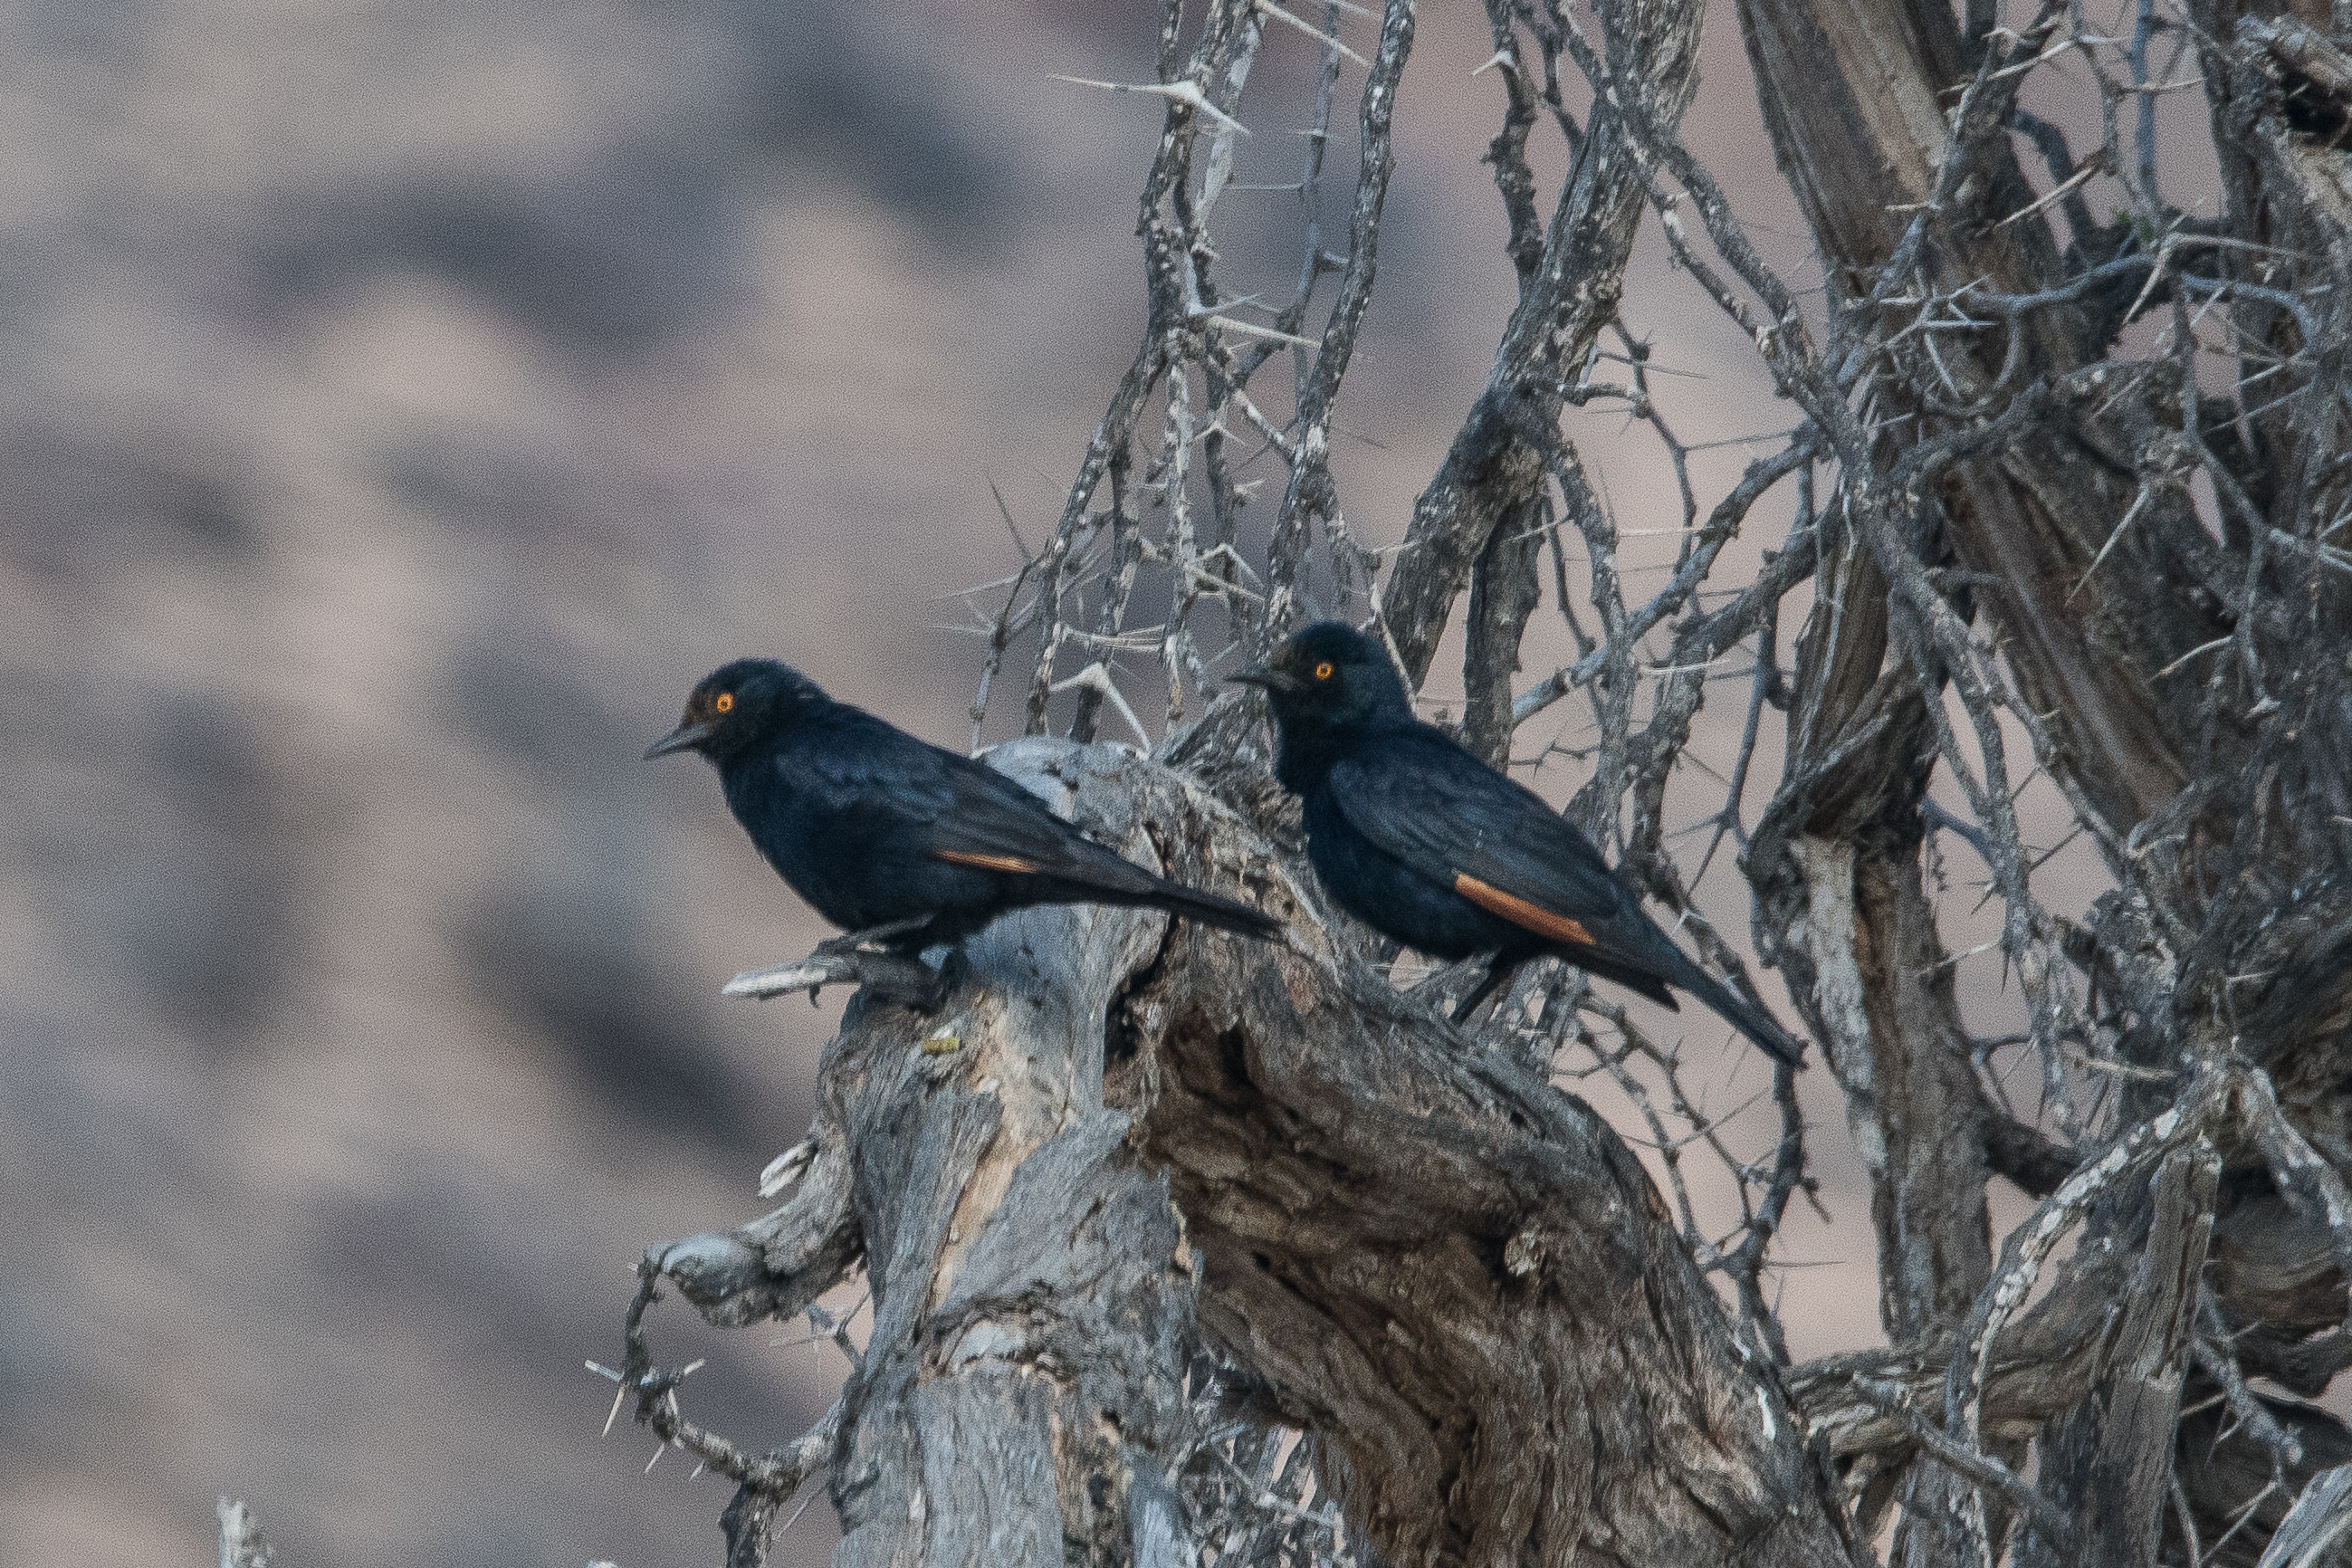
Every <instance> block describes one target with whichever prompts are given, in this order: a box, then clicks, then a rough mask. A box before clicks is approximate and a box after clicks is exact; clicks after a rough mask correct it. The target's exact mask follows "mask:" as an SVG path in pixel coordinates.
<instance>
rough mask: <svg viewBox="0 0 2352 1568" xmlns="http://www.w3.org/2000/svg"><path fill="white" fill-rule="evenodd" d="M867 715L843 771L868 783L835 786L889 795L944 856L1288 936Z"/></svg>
mask: <svg viewBox="0 0 2352 1568" xmlns="http://www.w3.org/2000/svg"><path fill="white" fill-rule="evenodd" d="M860 717H861V718H863V719H865V720H866V724H867V725H868V726H870V729H869V730H868V732H867V734H866V736H861V741H862V742H864V743H862V744H860V745H859V746H857V747H855V748H845V749H844V750H846V751H850V752H856V754H857V760H856V762H855V763H846V764H839V765H844V766H845V767H846V768H847V769H849V770H851V771H854V772H855V773H856V774H857V775H858V776H857V777H856V778H849V777H843V778H841V779H839V780H837V781H835V780H828V781H827V783H828V784H829V785H831V786H832V787H835V788H838V789H840V790H841V792H842V793H843V795H856V796H859V797H862V798H871V797H872V796H873V795H875V794H877V793H879V794H881V795H884V796H885V797H886V798H887V800H888V801H889V805H890V808H891V809H892V810H893V812H894V813H896V814H898V816H900V819H901V820H902V821H903V822H905V823H906V824H907V825H908V826H917V827H919V830H920V831H921V833H922V834H923V836H924V840H925V845H926V847H927V848H928V850H929V853H930V854H931V855H932V856H933V857H935V858H939V859H941V860H945V861H948V862H950V864H953V865H959V866H969V867H973V868H978V869H981V870H988V871H997V872H1002V873H1003V874H1005V875H1007V876H1012V877H1036V878H1040V879H1049V880H1051V881H1054V882H1056V883H1061V884H1066V885H1068V886H1070V887H1072V888H1075V889H1090V890H1092V891H1094V892H1097V893H1099V894H1101V895H1103V896H1104V901H1105V902H1115V903H1148V904H1151V905H1154V906H1156V907H1159V908H1164V909H1168V910H1174V911H1175V912H1177V913H1180V914H1186V915H1191V916H1193V917H1194V918H1196V919H1199V920H1202V921H1206V922H1207V923H1209V924H1212V925H1216V926H1221V927H1223V928H1224V929H1226V930H1229V931H1242V932H1244V933H1246V934H1249V935H1253V936H1261V937H1262V936H1269V935H1271V934H1273V933H1274V932H1275V931H1278V930H1279V929H1281V928H1280V922H1279V921H1275V920H1274V919H1273V918H1272V917H1270V916H1268V915H1265V914H1264V913H1261V912H1260V911H1258V910H1253V909H1251V908H1250V907H1249V906H1247V905H1246V904H1238V903H1235V902H1234V901H1233V900H1229V899H1220V898H1218V897H1216V896H1215V895H1213V894H1210V893H1203V892H1200V891H1198V890H1197V889H1192V888H1187V887H1184V886H1183V885H1181V883H1176V882H1171V881H1169V880H1167V879H1165V878H1162V877H1157V876H1154V875H1153V874H1152V873H1151V872H1150V871H1147V870H1145V869H1144V868H1142V867H1140V866H1138V865H1136V864H1134V863H1133V862H1132V861H1129V860H1128V859H1126V858H1122V857H1121V856H1120V855H1119V854H1118V852H1117V851H1116V850H1113V849H1110V848H1108V847H1104V846H1103V845H1100V844H1097V843H1096V842H1095V841H1094V840H1093V839H1091V838H1088V837H1087V836H1086V835H1085V834H1084V833H1082V832H1080V831H1079V830H1078V829H1077V828H1076V827H1075V826H1071V825H1070V824H1069V823H1067V822H1065V821H1063V820H1062V819H1061V818H1060V817H1058V816H1055V815H1054V813H1053V812H1052V810H1051V809H1050V808H1048V807H1047V806H1046V805H1045V802H1044V801H1042V800H1040V799H1038V798H1037V797H1036V796H1035V795H1032V794H1030V793H1029V792H1028V791H1027V790H1025V789H1024V788H1022V787H1021V785H1020V784H1016V783H1015V782H1014V781H1013V780H1012V779H1010V778H1008V777H1006V776H1005V775H1004V774H1003V773H998V772H997V771H996V770H995V769H994V768H992V767H990V766H988V765H987V764H986V763H979V762H974V761H972V760H971V758H969V757H961V756H958V755H957V754H956V753H955V752H950V751H946V750H944V749H942V748H940V747H938V746H934V745H931V744H929V742H924V741H919V740H917V739H916V738H915V737H914V736H912V735H909V734H908V733H907V732H906V731H903V730H899V729H898V728H896V727H895V726H892V725H889V724H887V723H885V722H884V721H881V720H878V719H875V718H873V717H872V716H871V715H870V714H861V715H860ZM884 736H887V740H885V739H883V738H882V737H884ZM818 765H819V766H820V767H825V766H828V765H834V764H827V763H819V764H818Z"/></svg>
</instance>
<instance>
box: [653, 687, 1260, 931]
mask: <svg viewBox="0 0 2352 1568" xmlns="http://www.w3.org/2000/svg"><path fill="white" fill-rule="evenodd" d="M679 751H696V752H701V753H702V754H703V755H704V756H706V757H708V758H709V760H710V762H711V763H712V764H713V765H714V766H716V767H717V768H718V769H719V779H720V781H721V783H722V784H724V786H725V788H726V792H727V804H728V805H729V807H730V808H731V809H732V810H733V812H734V813H735V820H736V821H738V822H740V823H741V824H742V825H743V829H744V831H745V832H747V833H749V834H750V835H751V842H752V843H754V844H756V845H757V846H759V848H760V853H761V854H762V855H764V856H766V857H767V859H768V863H769V864H770V865H771V866H773V867H774V868H776V872H777V874H778V875H779V876H781V877H782V878H783V879H784V880H785V881H786V882H788V883H790V884H791V885H792V887H793V891H795V892H797V893H799V894H800V895H801V897H802V898H803V899H806V900H808V901H809V903H810V904H812V905H814V907H815V909H816V911H817V912H818V913H819V914H821V915H823V916H824V918H825V919H827V920H829V921H833V922H834V924H835V925H837V926H840V927H842V928H843V929H844V930H845V931H865V932H875V933H876V935H877V938H878V939H879V940H883V941H886V942H887V943H888V945H890V946H892V947H894V948H897V949H898V950H899V951H901V952H909V953H913V952H921V951H922V950H923V949H925V948H928V947H933V946H940V945H943V944H951V943H954V942H961V941H962V940H963V939H964V938H965V937H967V936H969V935H971V933H972V932H974V931H978V930H979V929H980V928H981V927H982V926H984V925H986V924H987V923H988V922H989V921H992V920H994V919H995V918H996V917H997V916H998V915H1000V914H1003V913H1004V912H1005V911H1006V910H1016V909H1023V908H1026V907H1028V906H1030V905H1033V904H1076V903H1101V904H1123V905H1148V906H1150V907H1151V908H1153V909H1160V910H1168V911H1169V912H1170V913H1171V914H1179V915H1184V916H1187V917H1189V918H1191V919H1192V920H1197V921H1202V922H1203V923H1204V924H1208V925H1213V926H1218V927H1222V928H1223V929H1224V930H1227V931H1240V932H1243V933H1244V934H1246V935H1249V936H1255V937H1261V938H1264V937H1270V936H1272V935H1274V934H1275V933H1276V931H1279V930H1280V929H1281V927H1280V923H1279V922H1278V921H1275V920H1273V919H1272V918H1270V917H1269V916H1267V915H1265V914H1263V913H1261V912H1259V911H1258V910H1253V909H1251V908H1249V907H1248V906H1246V905H1244V904H1238V903H1234V901H1233V900H1229V899H1221V898H1217V897H1215V896H1214V895H1213V894H1209V893H1202V892H1197V891H1195V890H1193V889H1190V888H1186V887H1182V886H1181V885H1179V884H1177V883H1174V882H1171V881H1169V880H1167V879H1164V878H1161V877H1156V876H1154V875H1152V874H1151V873H1150V872H1149V871H1147V870H1145V869H1144V868H1142V867H1140V866H1137V865H1134V864H1131V863H1130V862H1129V861H1127V860H1125V859H1123V858H1120V857H1119V856H1118V854H1117V853H1116V852H1115V851H1113V850H1110V849H1108V848H1105V847H1103V846H1101V845H1099V844H1097V843H1096V842H1094V840H1092V839H1090V838H1088V837H1087V836H1086V835H1085V834H1083V833H1081V832H1079V831H1078V830H1077V829H1076V827H1073V826H1070V824H1068V823H1066V822H1065V821H1063V820H1062V819H1061V818H1060V817H1058V816H1055V815H1054V814H1053V812H1051V811H1050V810H1048V809H1047V808H1046V806H1045V802H1043V801H1041V800H1039V799H1038V798H1037V797H1036V796H1035V795H1031V794H1030V793H1029V792H1028V791H1027V790H1025V789H1023V788H1022V787H1021V786H1020V785H1019V784H1015V783H1014V782H1013V780H1011V779H1009V778H1007V777H1005V776H1004V775H1003V773H998V772H996V771H995V770H994V769H992V768H990V767H988V766H986V765H985V764H983V763H976V762H973V761H972V760H971V759H970V758H968V757H963V756H959V755H958V754H956V753H955V752H950V751H944V750H942V749H941V748H940V747H938V746H934V745H931V744H929V742H924V741H919V740H917V739H916V738H915V737H914V736H912V735H909V734H908V733H907V732H906V731H903V730H900V729H898V728H897V727H896V726H894V725H891V724H888V723H886V722H885V721H882V720H880V719H877V718H876V717H874V715H872V714H871V713H868V712H866V710H863V709H861V708H853V707H851V706H850V705H849V704H847V703H845V702H835V700H833V699H831V698H829V697H827V696H826V695H825V694H824V691H823V690H822V689H819V688H818V687H817V685H816V683H815V682H814V681H812V680H810V679H807V678H806V677H804V676H803V675H801V674H800V673H799V672H798V671H796V670H793V669H792V668H788V667H786V666H784V665H782V664H778V663H776V662H775V661H774V660H772V659H763V658H747V659H738V660H737V661H735V662H734V663H732V664H730V665H727V666H725V667H723V668H720V669H719V670H717V671H715V672H713V673H712V674H710V675H709V676H707V677H706V678H704V679H703V680H702V681H701V682H700V684H698V685H697V686H696V687H695V689H694V692H693V694H692V696H690V697H689V698H688V701H687V708H686V718H685V720H684V721H682V722H680V723H679V725H678V727H677V729H676V730H674V731H671V732H670V733H669V734H668V735H667V736H665V737H663V738H662V739H661V740H660V741H658V742H655V744H654V746H653V748H652V749H651V750H650V751H648V752H646V756H648V757H657V756H663V755H666V754H667V753H668V752H679ZM884 927H896V928H898V929H896V930H892V931H887V932H883V931H877V928H884Z"/></svg>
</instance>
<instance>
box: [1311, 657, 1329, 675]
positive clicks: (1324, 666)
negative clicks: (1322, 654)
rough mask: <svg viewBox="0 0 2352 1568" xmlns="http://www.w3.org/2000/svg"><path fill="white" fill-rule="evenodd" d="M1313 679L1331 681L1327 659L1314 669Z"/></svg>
mask: <svg viewBox="0 0 2352 1568" xmlns="http://www.w3.org/2000/svg"><path fill="white" fill-rule="evenodd" d="M1315 679H1318V680H1328V679H1331V661H1330V660H1329V659H1328V658H1327V659H1325V660H1324V661H1323V662H1322V663H1321V664H1318V665H1317V666H1316V667H1315Z"/></svg>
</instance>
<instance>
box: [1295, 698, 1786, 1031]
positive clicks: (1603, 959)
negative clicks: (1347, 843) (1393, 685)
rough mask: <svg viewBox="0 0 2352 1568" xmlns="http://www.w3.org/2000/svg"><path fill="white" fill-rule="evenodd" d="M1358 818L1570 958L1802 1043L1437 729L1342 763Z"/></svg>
mask: <svg viewBox="0 0 2352 1568" xmlns="http://www.w3.org/2000/svg"><path fill="white" fill-rule="evenodd" d="M1329 788H1330V790H1331V794H1332V797H1333V799H1334V800H1335V801H1336V802H1337V803H1338V805H1339V811H1340V813H1341V815H1342V816H1345V817H1346V818H1347V819H1348V823H1349V826H1352V827H1354V828H1355V829H1356V831H1357V832H1359V833H1360V834H1362V835H1363V836H1364V837H1366V838H1368V839H1370V840H1371V842H1372V843H1373V844H1375V845H1377V846H1378V847H1380V848H1381V850H1382V851H1384V852H1385V853H1387V854H1390V855H1392V856H1394V857H1396V858H1398V859H1399V860H1402V861H1403V862H1404V863H1405V864H1406V865H1408V866H1410V867H1412V868H1413V869H1414V870H1416V871H1418V872H1420V873H1421V874H1422V875H1423V876H1424V877H1428V878H1430V879H1433V880H1435V881H1438V882H1441V883H1444V884H1445V885H1446V886H1449V887H1451V888H1452V889H1454V891H1455V892H1456V893H1458V894H1460V895H1461V896H1462V897H1464V898H1465V899H1467V900H1470V901H1471V902H1472V903H1474V904H1476V905H1477V906H1478V907H1479V908H1481V909H1483V910H1486V912H1487V913H1489V914H1491V915H1496V916H1498V917H1499V918H1501V919H1503V920H1506V921H1510V922H1511V923H1512V924H1513V925H1516V926H1518V927H1520V928H1521V929H1523V930H1525V931H1530V932H1532V933H1534V934H1535V935H1537V936H1539V937H1542V938H1544V939H1545V940H1546V941H1548V942H1553V943H1556V944H1557V946H1558V950H1559V952H1560V953H1561V954H1562V955H1563V956H1565V957H1567V958H1568V959H1569V961H1570V962H1571V963H1576V964H1579V965H1580V966H1581V967H1583V968H1585V969H1587V970H1590V971H1591V973H1595V974H1599V975H1601V976H1602V977H1603V978H1606V979H1610V980H1614V981H1616V982H1618V983H1619V984H1624V985H1629V986H1632V987H1633V989H1635V990H1637V991H1640V992H1641V993H1643V994H1644V995H1647V996H1650V997H1652V998H1654V999H1655V1000H1658V1001H1662V1002H1664V1003H1666V1004H1667V1005H1669V1006H1671V1005H1673V1003H1674V998H1673V996H1672V994H1670V993H1668V992H1667V991H1666V989H1665V987H1666V986H1667V985H1670V984H1671V985H1676V986H1679V987H1681V988H1682V989H1683V990H1685V991H1687V992H1689V993H1691V994H1693V995H1695V996H1696V997H1697V998H1698V999H1699V1000H1700V1001H1702V1002H1704V1003H1706V1005H1708V1006H1710V1007H1712V1008H1714V1009H1715V1010H1716V1011H1717V1012H1718V1013H1720V1014H1722V1015H1723V1016H1725V1017H1726V1018H1727V1019H1728V1020H1730V1022H1731V1023H1733V1024H1735V1025H1737V1026H1738V1028H1739V1030H1740V1032H1741V1033H1743V1034H1745V1035H1747V1036H1748V1037H1749V1038H1751V1039H1753V1040H1755V1041H1756V1042H1757V1043H1758V1044H1759V1045H1760V1046H1762V1047H1764V1048H1765V1049H1766V1050H1768V1051H1770V1052H1771V1053H1772V1054H1774V1055H1775V1056H1780V1057H1782V1058H1785V1059H1787V1060H1789V1061H1791V1062H1793V1061H1795V1060H1796V1059H1797V1052H1798V1049H1799V1047H1798V1046H1797V1044H1796V1042H1795V1041H1793V1040H1792V1039H1790V1037H1789V1035H1788V1033H1787V1031H1785V1030H1783V1029H1782V1028H1781V1027H1780V1026H1779V1025H1778V1024H1776V1023H1774V1022H1773V1021H1772V1020H1771V1019H1769V1018H1768V1017H1766V1016H1763V1015H1761V1014H1759V1012H1758V1011H1757V1010H1756V1009H1755V1008H1753V1007H1751V1006H1749V1005H1748V1004H1747V1003H1746V1002H1744V1001H1742V1000H1740V999H1739V998H1738V997H1737V996H1734V995H1733V994H1731V993H1730V992H1728V991H1727V990H1726V989H1725V988H1724V987H1723V985H1722V984H1720V983H1719V982H1717V980H1716V979H1715V978H1714V977H1713V976H1712V975H1710V974H1708V973H1706V971H1705V970H1703V969H1701V968H1699V966H1698V965H1697V964H1696V963H1692V962H1691V960H1690V958H1689V957H1688V955H1686V954H1685V953H1684V952H1683V951H1682V949H1680V948H1678V947H1676V946H1675V943H1674V941H1673V939H1672V938H1670V937H1668V936H1667V935H1666V933H1665V932H1664V931H1661V930H1659V929H1658V926H1657V923H1656V922H1655V921H1653V920H1651V919H1650V917H1649V916H1648V915H1646V914H1644V913H1643V910H1642V907H1641V903H1640V901H1639V900H1637V899H1636V898H1635V897H1634V896H1633V892H1632V891H1631V890H1630V889H1627V888H1626V887H1625V885H1624V884H1623V883H1622V882H1620V881H1619V880H1618V879H1617V877H1616V874H1615V873H1614V872H1612V871H1611V870H1610V868H1609V864H1608V862H1607V861H1605V860H1603V859H1602V858H1601V851H1600V850H1598V849H1596V848H1594V847H1593V846H1592V841H1591V839H1589V838H1587V837H1584V835H1583V834H1581V833H1580V832H1578V831H1577V829H1576V827H1575V826H1573V825H1572V824H1570V822H1569V821H1568V820H1567V819H1566V818H1564V817H1562V816H1559V814H1558V813H1556V812H1554V811H1553V810H1552V809H1551V807H1550V806H1549V805H1546V804H1545V803H1544V801H1543V799H1542V797H1541V796H1539V795H1536V794H1535V793H1534V792H1533V791H1532V790H1528V789H1526V788H1524V787H1522V786H1521V785H1519V784H1516V783H1514V782H1513V781H1512V780H1510V779H1509V778H1507V777H1506V776H1504V775H1503V774H1502V773H1497V772H1496V771H1495V770H1494V769H1493V768H1490V767H1488V766H1487V765H1486V763H1482V762H1480V761H1479V760H1478V759H1477V758H1475V757H1474V756H1472V755H1471V754H1470V753H1469V752H1465V751H1464V750H1463V749H1462V748H1461V747H1459V746H1457V745H1455V744H1454V742H1453V741H1451V740H1449V739H1448V738H1446V737H1445V736H1444V735H1441V734H1439V733H1438V732H1437V731H1433V730H1425V729H1424V730H1416V731H1410V732H1405V733H1396V734H1386V735H1382V736H1381V738H1380V740H1379V742H1378V743H1377V744H1376V745H1368V746H1364V747H1361V748H1359V750H1358V752H1357V753H1356V755H1355V756H1353V757H1350V758H1349V759H1348V760H1347V761H1344V762H1341V763H1339V764H1338V765H1337V766H1335V767H1334V768H1333V769H1332V770H1331V778H1330V785H1329Z"/></svg>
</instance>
